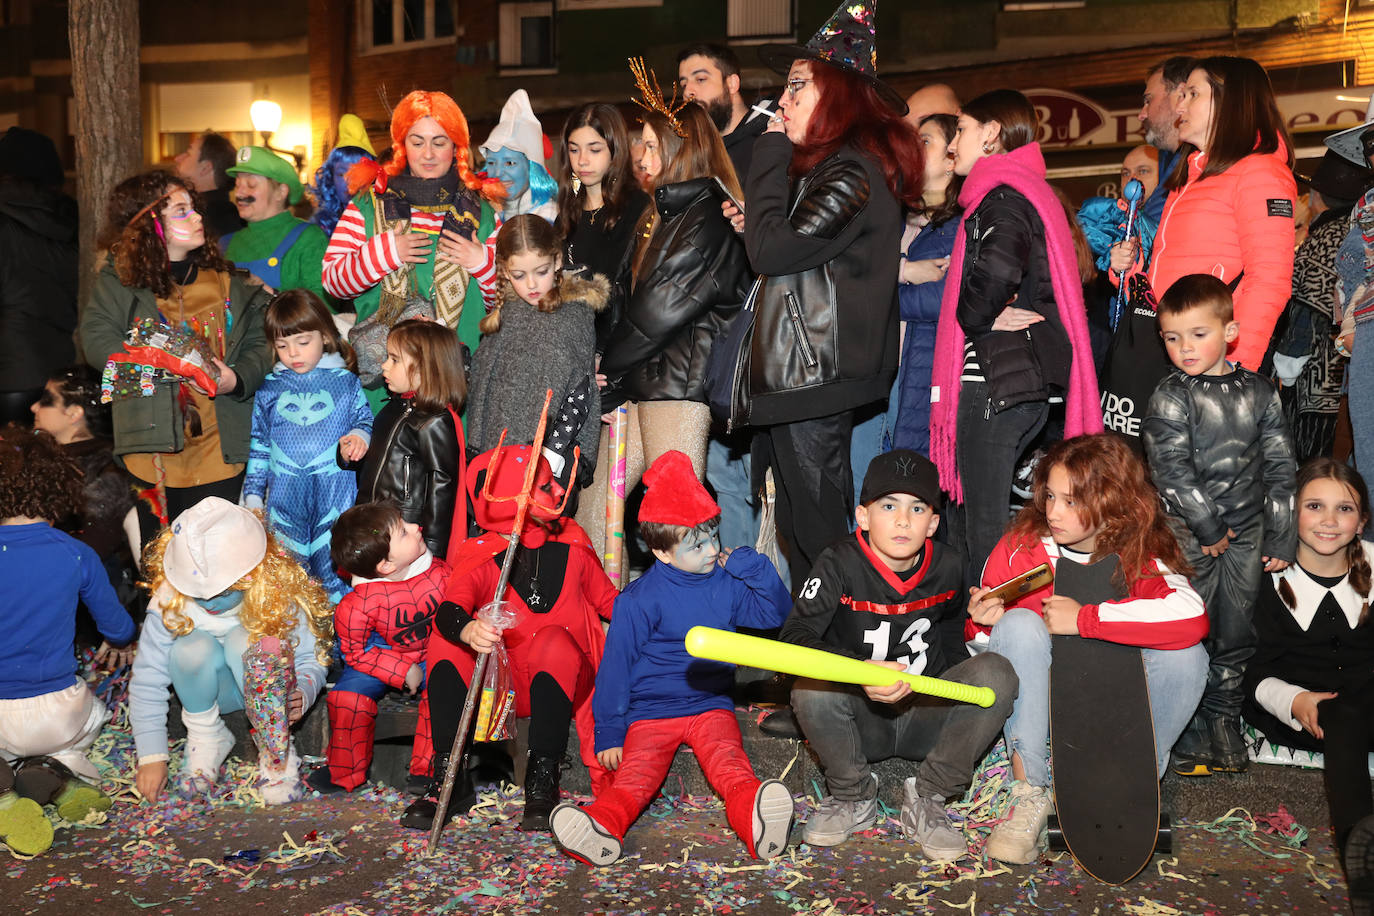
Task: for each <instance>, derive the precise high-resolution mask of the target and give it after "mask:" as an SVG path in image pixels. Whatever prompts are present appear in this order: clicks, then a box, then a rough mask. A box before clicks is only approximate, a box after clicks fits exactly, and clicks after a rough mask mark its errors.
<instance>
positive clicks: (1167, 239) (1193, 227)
mask: <svg viewBox="0 0 1374 916" xmlns="http://www.w3.org/2000/svg"><path fill="white" fill-rule="evenodd" d="M1206 165H1207V155H1206V153H1202V152H1197V153H1194V154H1193V155H1192V156H1190V157H1189V159H1188V183H1187V184H1186V185H1184V187H1183V189H1182V190H1180V191H1171V192H1170V193H1169V199H1168V201H1167V202H1166V203H1165V205H1164V217H1163V219H1162V220H1161V222H1160V225H1159V233H1158V234H1157V235H1156V236H1155V248H1154V255H1153V260H1152V261H1151V263H1150V287H1151V288H1152V289H1153V290H1154V292H1155V295H1156V296H1163V295H1164V292H1165V290H1167V289H1168V288H1169V286H1170V285H1171V284H1172V283H1173V282H1174V281H1175V280H1177V279H1178V278H1179V277H1182V276H1186V275H1187V274H1211V275H1212V276H1214V277H1216V278H1217V279H1219V280H1222V281H1224V282H1226V283H1231V282H1232V281H1234V280H1235V278H1236V277H1237V276H1240V274H1241V271H1244V272H1245V275H1244V276H1243V277H1241V280H1240V285H1239V286H1238V287H1237V288H1236V291H1235V302H1236V320H1237V321H1239V322H1240V337H1239V338H1237V340H1236V342H1235V344H1233V345H1232V347H1231V353H1230V356H1231V358H1232V359H1234V360H1236V361H1237V362H1239V363H1240V364H1241V365H1243V366H1245V368H1247V369H1251V370H1254V371H1258V370H1259V366H1260V362H1261V361H1262V360H1263V359H1264V351H1265V350H1266V349H1268V347H1269V337H1270V335H1272V334H1273V332H1274V323H1275V322H1277V321H1278V318H1279V314H1280V313H1281V312H1282V311H1283V309H1284V306H1285V305H1286V304H1287V303H1288V296H1289V293H1290V291H1291V287H1292V281H1293V243H1294V235H1293V207H1294V201H1295V200H1297V194H1298V189H1297V183H1296V182H1295V181H1294V180H1293V173H1292V171H1291V170H1290V169H1289V168H1288V150H1287V149H1286V148H1285V147H1282V146H1280V148H1279V149H1278V150H1276V151H1274V152H1272V153H1255V154H1253V155H1250V156H1246V157H1245V158H1244V159H1242V160H1241V161H1240V162H1237V163H1236V164H1235V165H1233V166H1231V167H1230V168H1229V169H1227V170H1226V171H1225V172H1222V173H1221V174H1220V175H1212V176H1210V177H1209V178H1207V179H1206V180H1203V181H1199V180H1198V176H1199V175H1201V174H1202V170H1203V168H1204V167H1206Z"/></svg>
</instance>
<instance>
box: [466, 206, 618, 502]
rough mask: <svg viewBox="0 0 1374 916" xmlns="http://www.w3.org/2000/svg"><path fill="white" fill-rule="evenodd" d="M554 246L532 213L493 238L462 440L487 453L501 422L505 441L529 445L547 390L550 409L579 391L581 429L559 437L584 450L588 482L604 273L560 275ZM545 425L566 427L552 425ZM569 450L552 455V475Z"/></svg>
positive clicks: (595, 428) (596, 426)
mask: <svg viewBox="0 0 1374 916" xmlns="http://www.w3.org/2000/svg"><path fill="white" fill-rule="evenodd" d="M560 247H561V246H560V245H559V241H558V236H557V235H556V234H555V233H554V230H553V227H552V226H551V225H549V223H548V221H546V220H545V219H543V218H542V217H539V216H535V215H533V214H529V213H526V214H521V215H520V216H517V217H515V218H514V219H512V220H510V221H509V222H507V223H506V224H504V225H503V226H502V227H501V232H500V234H499V235H497V237H496V261H497V265H498V270H499V271H500V275H501V297H500V301H499V302H498V303H497V305H496V307H495V308H494V309H493V310H492V311H491V312H490V313H489V314H488V315H487V317H486V318H484V319H483V320H482V335H483V336H482V343H481V345H480V346H478V348H477V353H476V354H475V355H474V356H473V358H472V374H471V379H470V382H469V384H470V390H469V392H468V427H467V433H468V442H469V443H470V445H471V447H472V449H473V450H474V451H477V452H484V451H486V450H488V449H490V448H494V447H495V446H496V443H497V441H498V440H499V439H500V437H501V432H502V431H503V430H507V431H508V432H507V433H506V441H507V442H508V443H512V444H515V443H522V444H528V443H529V442H531V441H532V440H533V439H534V430H535V427H536V426H537V425H538V423H539V415H540V414H539V411H540V407H541V405H542V404H543V403H544V393H545V392H546V391H549V390H552V391H553V400H552V402H551V407H552V409H553V410H554V411H557V410H558V409H559V405H562V404H565V402H566V401H567V400H568V398H569V396H572V397H573V398H574V399H575V400H577V398H578V395H581V398H580V401H578V403H579V406H580V417H581V420H582V422H581V424H580V430H579V432H578V434H577V436H576V437H575V438H569V437H563V439H562V441H567V442H568V444H569V446H570V445H571V444H572V443H573V442H575V443H576V444H577V445H578V446H579V447H580V448H581V450H582V458H581V461H580V465H581V467H580V469H579V471H580V473H581V474H582V475H583V479H584V480H590V479H591V472H592V470H593V467H594V466H595V465H594V463H595V461H596V449H597V445H598V443H599V437H600V435H601V424H600V422H599V421H598V419H597V418H599V417H600V416H601V398H600V394H599V388H598V387H597V385H596V384H595V381H594V378H595V373H596V325H595V315H596V313H597V312H598V311H600V310H601V309H602V308H604V307H605V305H606V298H607V294H608V287H607V285H606V281H605V280H604V279H602V278H601V277H595V276H593V277H591V278H589V279H586V278H584V277H582V276H578V275H573V274H566V275H565V274H564V273H563V255H562V252H561V251H560ZM587 418H591V422H586V421H587ZM551 429H552V431H553V432H554V433H562V432H564V431H563V430H561V429H560V428H559V426H558V424H557V423H555V424H553V427H552V428H551ZM569 451H570V449H569ZM546 454H548V453H547V452H546ZM567 457H568V456H567V455H563V454H558V453H556V452H555V453H553V454H551V455H549V460H550V462H551V463H552V464H553V471H554V474H555V475H561V474H562V472H563V465H564V464H565V462H566V460H567Z"/></svg>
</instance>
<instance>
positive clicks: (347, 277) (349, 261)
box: [324, 203, 401, 299]
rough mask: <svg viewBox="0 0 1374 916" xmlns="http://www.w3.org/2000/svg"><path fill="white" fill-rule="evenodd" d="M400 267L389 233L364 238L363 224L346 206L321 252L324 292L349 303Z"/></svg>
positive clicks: (357, 213) (358, 212)
mask: <svg viewBox="0 0 1374 916" xmlns="http://www.w3.org/2000/svg"><path fill="white" fill-rule="evenodd" d="M400 267H401V256H400V254H399V253H398V252H397V251H396V242H395V240H394V239H393V238H392V237H391V233H389V232H383V233H380V234H378V235H374V236H372V237H371V238H368V235H367V220H366V219H365V218H364V217H363V214H362V211H361V210H359V209H358V207H357V206H356V205H355V204H352V203H350V204H349V205H348V209H346V210H344V213H343V216H341V217H340V218H339V224H338V225H337V226H335V227H334V234H333V235H331V236H330V237H329V247H328V248H326V249H325V250H324V288H325V291H326V292H328V293H329V294H330V295H332V296H337V297H339V298H340V299H352V298H354V297H356V296H360V295H362V294H363V293H365V292H367V291H368V290H369V289H371V288H372V287H374V286H376V285H377V284H378V283H380V282H382V278H383V277H385V276H386V275H387V274H389V273H391V272H392V271H393V270H397V269H399V268H400Z"/></svg>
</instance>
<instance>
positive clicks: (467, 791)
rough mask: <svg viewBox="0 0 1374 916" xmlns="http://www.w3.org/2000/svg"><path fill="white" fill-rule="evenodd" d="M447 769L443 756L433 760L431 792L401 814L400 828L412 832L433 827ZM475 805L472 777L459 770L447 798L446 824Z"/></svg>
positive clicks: (475, 797)
mask: <svg viewBox="0 0 1374 916" xmlns="http://www.w3.org/2000/svg"><path fill="white" fill-rule="evenodd" d="M447 769H448V760H447V759H445V757H444V756H436V757H435V758H434V772H435V774H436V775H435V779H434V781H433V784H432V790H431V791H430V792H428V793H427V794H425V795H424V796H423V797H422V798H417V799H415V801H413V802H411V803H410V804H409V805H407V806H406V809H405V811H403V812H401V826H402V827H409V828H411V829H412V830H429V829H431V828H433V826H434V818H435V817H437V816H438V814H439V795H440V793H441V792H442V791H443V774H444V771H445V770H447ZM476 803H477V792H476V790H475V789H474V788H473V785H472V775H471V774H470V773H469V772H467V771H465V770H462V769H460V770H459V772H458V776H457V778H456V779H455V780H454V782H453V794H452V795H450V796H449V800H448V812H447V815H446V816H445V817H444V822H445V823H447V822H449V821H451V820H453V819H454V818H455V817H457V816H458V815H460V814H466V813H467V812H468V811H469V810H470V809H471V808H472V806H473V805H474V804H476Z"/></svg>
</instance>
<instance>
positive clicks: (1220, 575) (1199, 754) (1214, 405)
mask: <svg viewBox="0 0 1374 916" xmlns="http://www.w3.org/2000/svg"><path fill="white" fill-rule="evenodd" d="M1158 314H1159V333H1160V336H1161V337H1163V338H1164V349H1165V350H1167V351H1168V353H1169V361H1170V362H1172V363H1173V364H1174V366H1175V369H1174V370H1173V371H1171V372H1170V373H1169V374H1168V375H1167V376H1165V378H1164V380H1163V381H1162V382H1160V383H1159V385H1158V386H1157V387H1156V388H1155V392H1154V394H1153V395H1152V396H1151V397H1150V404H1149V407H1148V408H1147V409H1146V416H1145V423H1144V425H1143V426H1142V427H1141V437H1142V438H1143V439H1144V440H1145V455H1146V458H1147V459H1148V462H1149V466H1150V474H1151V476H1152V477H1153V478H1154V483H1155V486H1156V487H1158V488H1159V494H1160V496H1162V497H1163V498H1164V502H1165V504H1166V506H1167V508H1168V512H1169V515H1170V516H1171V517H1172V519H1173V520H1174V524H1175V527H1176V528H1177V529H1179V532H1180V542H1181V543H1183V544H1184V545H1185V546H1184V557H1185V558H1186V560H1187V562H1188V565H1189V566H1191V567H1192V568H1193V574H1192V577H1191V579H1192V584H1193V588H1195V589H1197V591H1198V594H1199V595H1201V596H1202V601H1203V603H1204V604H1206V606H1207V616H1208V618H1209V619H1210V621H1211V633H1210V635H1209V636H1208V638H1207V655H1208V656H1209V658H1210V659H1211V663H1210V668H1209V669H1208V674H1207V690H1206V691H1205V692H1204V693H1203V695H1202V705H1201V707H1200V708H1199V709H1198V710H1197V712H1196V714H1195V715H1194V716H1193V720H1192V722H1191V723H1190V724H1189V725H1188V729H1187V731H1185V732H1184V733H1183V737H1181V738H1180V739H1179V741H1178V746H1177V747H1175V748H1174V755H1175V761H1174V769H1175V772H1177V773H1179V774H1180V775H1182V776H1206V775H1209V774H1210V773H1211V771H1212V770H1220V771H1222V772H1229V773H1235V772H1240V771H1243V770H1244V769H1245V768H1246V767H1247V766H1249V764H1250V757H1249V754H1248V753H1247V751H1246V749H1245V739H1244V737H1243V736H1242V735H1241V724H1240V707H1241V701H1242V700H1243V698H1244V693H1245V691H1244V689H1243V688H1242V685H1241V679H1242V677H1243V676H1244V674H1245V663H1246V661H1247V660H1248V659H1249V658H1250V656H1251V655H1253V654H1254V651H1255V631H1254V626H1253V624H1252V623H1251V614H1252V612H1253V608H1254V604H1255V596H1256V595H1257V594H1259V588H1260V578H1261V575H1262V573H1264V572H1270V573H1273V572H1278V571H1279V570H1281V569H1283V568H1284V567H1285V566H1287V565H1288V564H1289V563H1291V562H1292V561H1293V556H1294V547H1295V544H1294V532H1293V495H1294V489H1293V488H1294V477H1295V475H1296V474H1297V463H1296V461H1295V460H1294V458H1293V441H1292V438H1291V437H1290V435H1289V432H1288V424H1287V423H1286V422H1285V420H1284V416H1283V405H1282V403H1281V402H1280V401H1279V395H1278V392H1276V391H1275V390H1274V386H1273V385H1271V384H1270V383H1269V381H1268V380H1266V379H1265V378H1263V377H1262V376H1260V375H1257V374H1256V373H1254V372H1251V371H1250V370H1249V369H1246V368H1245V367H1244V366H1241V365H1240V364H1238V363H1233V362H1229V361H1228V360H1227V359H1226V349H1227V346H1228V345H1230V344H1231V343H1232V342H1233V341H1235V340H1236V339H1237V337H1238V336H1239V334H1240V326H1239V325H1238V324H1237V323H1236V321H1235V320H1234V315H1233V309H1232V303H1231V291H1230V290H1229V289H1227V287H1226V284H1225V283H1223V282H1222V281H1220V280H1218V279H1217V278H1216V277H1212V276H1209V275H1207V274H1190V275H1188V276H1185V277H1182V278H1180V279H1179V280H1178V281H1176V282H1175V283H1174V285H1173V286H1170V287H1169V289H1168V290H1167V291H1166V292H1165V293H1164V295H1163V296H1161V297H1160V300H1159V310H1158Z"/></svg>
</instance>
